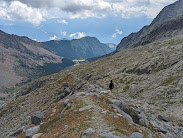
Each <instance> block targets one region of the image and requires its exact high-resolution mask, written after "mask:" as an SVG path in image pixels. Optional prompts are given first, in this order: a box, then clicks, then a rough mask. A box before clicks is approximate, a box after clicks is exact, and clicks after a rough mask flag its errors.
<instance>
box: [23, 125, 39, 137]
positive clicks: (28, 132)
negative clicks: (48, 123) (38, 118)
mask: <svg viewBox="0 0 183 138" xmlns="http://www.w3.org/2000/svg"><path fill="white" fill-rule="evenodd" d="M39 130H40V125H39V126H35V127H32V128H29V129H28V130H26V136H25V137H26V138H32V136H33V135H35V134H36V133H37V132H38V131H39Z"/></svg>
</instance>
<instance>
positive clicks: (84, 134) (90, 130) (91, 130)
mask: <svg viewBox="0 0 183 138" xmlns="http://www.w3.org/2000/svg"><path fill="white" fill-rule="evenodd" d="M92 133H95V130H94V129H93V128H88V129H86V130H85V131H84V133H83V135H82V136H81V138H87V137H90V136H91V135H92Z"/></svg>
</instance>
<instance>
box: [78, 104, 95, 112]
mask: <svg viewBox="0 0 183 138" xmlns="http://www.w3.org/2000/svg"><path fill="white" fill-rule="evenodd" d="M91 108H92V106H91V105H88V106H85V107H83V108H80V109H79V111H80V112H82V111H84V110H89V109H91Z"/></svg>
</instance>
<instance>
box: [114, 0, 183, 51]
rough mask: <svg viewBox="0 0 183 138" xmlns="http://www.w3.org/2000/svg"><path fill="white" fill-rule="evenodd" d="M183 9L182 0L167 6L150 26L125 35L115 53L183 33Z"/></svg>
mask: <svg viewBox="0 0 183 138" xmlns="http://www.w3.org/2000/svg"><path fill="white" fill-rule="evenodd" d="M182 9H183V2H182V0H179V1H177V2H175V3H173V4H171V5H168V6H166V7H165V8H164V9H163V10H162V11H161V12H160V13H159V14H158V15H157V17H156V18H155V19H154V20H153V21H152V23H151V24H150V25H149V26H145V27H143V28H142V29H141V30H140V31H139V32H137V33H132V34H130V35H129V36H127V37H124V38H123V39H122V40H121V42H120V44H119V45H118V46H117V49H116V51H115V52H114V53H116V52H119V51H122V50H125V49H129V48H133V47H135V46H140V45H145V44H149V43H151V42H153V41H157V40H164V39H167V38H170V37H175V36H176V35H180V34H183V30H182V27H181V26H182V19H181V18H182V15H183V10H182Z"/></svg>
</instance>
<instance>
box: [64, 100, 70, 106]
mask: <svg viewBox="0 0 183 138" xmlns="http://www.w3.org/2000/svg"><path fill="white" fill-rule="evenodd" d="M68 103H69V99H65V101H64V106H65V107H66V106H67V104H68Z"/></svg>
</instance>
